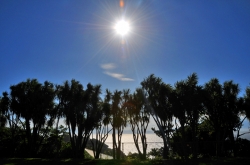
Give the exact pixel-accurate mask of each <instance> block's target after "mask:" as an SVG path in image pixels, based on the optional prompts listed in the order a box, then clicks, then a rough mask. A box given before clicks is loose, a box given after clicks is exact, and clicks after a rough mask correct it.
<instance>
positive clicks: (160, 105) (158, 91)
mask: <svg viewBox="0 0 250 165" xmlns="http://www.w3.org/2000/svg"><path fill="white" fill-rule="evenodd" d="M141 85H142V89H143V90H144V91H145V93H144V99H145V103H146V106H147V108H148V110H149V112H150V114H151V115H152V117H153V119H154V121H155V123H156V125H157V127H158V129H159V131H157V132H158V133H159V134H158V135H160V137H162V139H163V143H164V148H163V158H164V159H166V158H167V157H168V151H169V144H170V143H169V141H170V133H171V132H172V127H173V125H172V120H173V112H172V111H171V103H170V101H169V100H170V97H171V92H172V87H171V85H169V84H165V83H164V82H163V81H162V79H161V78H159V77H155V76H154V75H153V74H152V75H150V76H149V77H147V78H146V79H144V80H143V81H142V82H141Z"/></svg>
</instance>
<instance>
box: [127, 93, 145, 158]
mask: <svg viewBox="0 0 250 165" xmlns="http://www.w3.org/2000/svg"><path fill="white" fill-rule="evenodd" d="M125 106H126V108H127V111H128V115H129V123H130V126H131V130H132V133H133V139H134V143H135V146H136V149H137V151H138V153H139V157H140V159H141V160H145V159H146V154H147V138H146V131H147V127H148V124H149V119H150V113H149V112H148V111H147V108H146V106H145V103H144V96H143V91H142V89H137V90H136V92H135V93H134V94H133V95H130V97H129V99H128V101H127V102H126V104H125ZM139 139H140V140H141V143H142V151H141V150H140V147H139Z"/></svg>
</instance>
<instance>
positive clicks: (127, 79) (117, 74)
mask: <svg viewBox="0 0 250 165" xmlns="http://www.w3.org/2000/svg"><path fill="white" fill-rule="evenodd" d="M104 73H105V74H106V75H109V76H111V77H113V78H116V79H118V80H121V81H134V79H132V78H128V77H125V75H123V74H120V73H112V72H107V71H106V72H104Z"/></svg>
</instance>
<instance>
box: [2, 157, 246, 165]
mask: <svg viewBox="0 0 250 165" xmlns="http://www.w3.org/2000/svg"><path fill="white" fill-rule="evenodd" d="M0 164H1V165H22V164H27V165H45V164H46V165H58V164H59V165H162V164H164V165H165V164H166V165H242V164H243V165H249V164H250V158H217V159H216V158H214V159H195V160H190V159H189V160H146V161H138V160H94V159H84V160H83V159H41V158H5V159H0Z"/></svg>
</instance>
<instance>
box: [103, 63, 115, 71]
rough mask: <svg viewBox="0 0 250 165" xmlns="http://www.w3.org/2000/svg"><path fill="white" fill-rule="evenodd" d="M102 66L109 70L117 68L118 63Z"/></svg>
mask: <svg viewBox="0 0 250 165" xmlns="http://www.w3.org/2000/svg"><path fill="white" fill-rule="evenodd" d="M101 68H102V69H107V70H109V69H114V68H116V65H115V64H114V63H107V64H102V65H101Z"/></svg>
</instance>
